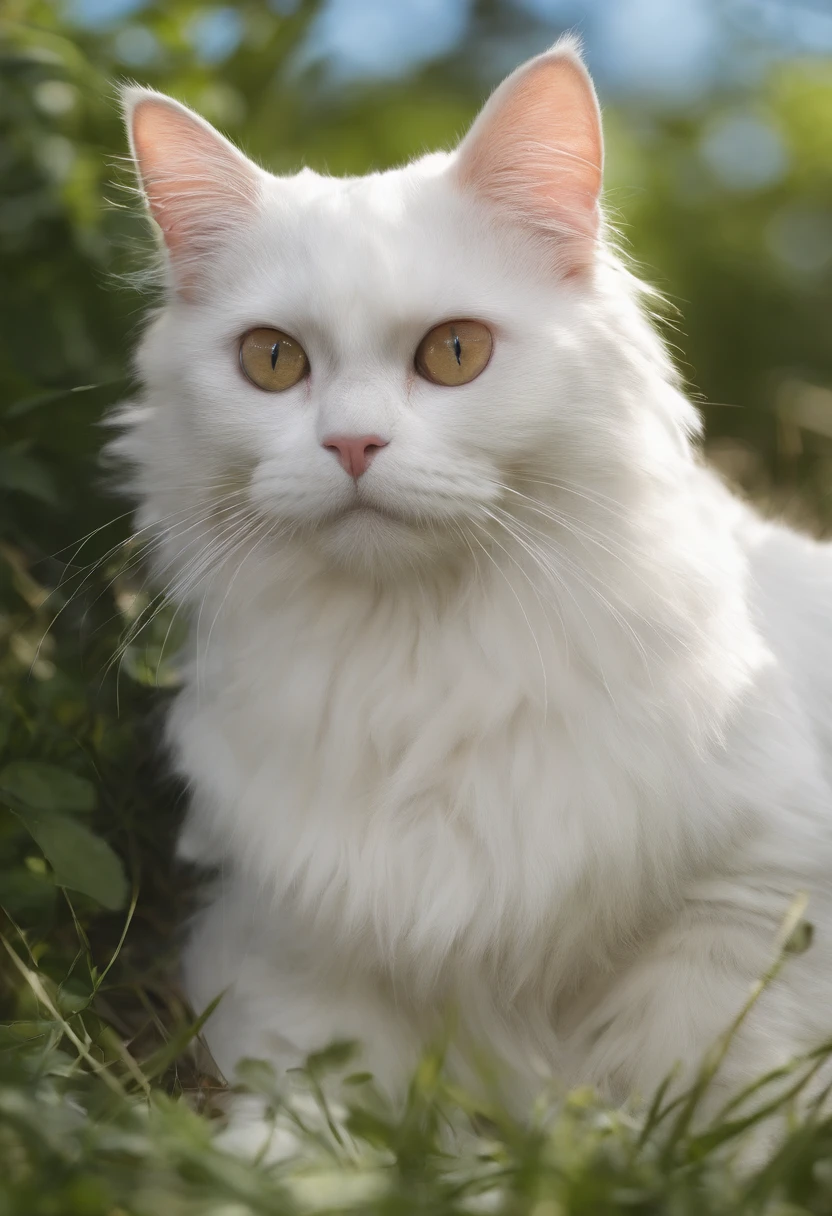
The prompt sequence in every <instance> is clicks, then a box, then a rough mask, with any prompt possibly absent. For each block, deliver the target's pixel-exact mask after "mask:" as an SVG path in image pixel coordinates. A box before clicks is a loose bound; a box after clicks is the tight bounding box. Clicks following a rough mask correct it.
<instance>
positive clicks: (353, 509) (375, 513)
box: [333, 499, 407, 524]
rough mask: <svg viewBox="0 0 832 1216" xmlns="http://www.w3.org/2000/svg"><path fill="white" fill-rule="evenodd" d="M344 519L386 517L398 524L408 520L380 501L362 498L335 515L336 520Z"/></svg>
mask: <svg viewBox="0 0 832 1216" xmlns="http://www.w3.org/2000/svg"><path fill="white" fill-rule="evenodd" d="M342 519H385V520H390V521H391V522H393V523H397V524H401V523H406V522H407V521H406V520H405V519H404V517H403V516H401V515H399V514H397V513H396V512H395V511H391V510H389V509H388V508H387V507H383V506H381V505H380V504H379V503H374V502H362V501H361V499H356V500H355V502H351V503H350V505H349V506H348V507H344V508H343V510H341V511H339V512H338V514H337V515H335V516H333V520H334V521H335V522H339V521H340V520H342Z"/></svg>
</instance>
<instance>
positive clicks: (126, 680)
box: [0, 0, 832, 1211]
mask: <svg viewBox="0 0 832 1216" xmlns="http://www.w3.org/2000/svg"><path fill="white" fill-rule="evenodd" d="M565 29H573V30H577V31H578V32H579V33H580V34H581V35H582V37H583V39H584V43H585V47H586V53H587V57H588V60H589V64H590V67H591V69H592V71H593V72H594V74H595V77H596V80H597V83H598V87H599V91H600V94H601V98H602V102H603V107H604V112H605V119H606V131H607V140H608V177H607V203H608V208H609V211H610V214H611V217H612V219H613V221H614V223H615V225H616V226H617V228H618V229H619V230H620V232H621V234H622V240H623V242H624V244H625V247H626V249H627V250H628V253H629V256H630V257H631V258H632V261H633V263H634V265H635V267H636V268H637V270H638V272H639V273H640V274H642V275H643V276H644V277H646V278H648V279H649V280H650V281H651V282H652V283H654V284H655V285H657V286H658V287H659V288H660V289H661V291H662V292H663V293H664V296H665V299H666V306H665V307H664V309H663V319H662V320H661V322H660V323H661V325H662V327H663V328H664V330H665V333H666V336H667V338H668V341H669V342H670V343H671V344H672V346H673V349H674V352H675V355H676V358H677V360H678V362H679V364H680V366H681V368H682V370H683V372H684V374H685V376H686V378H687V380H688V383H689V386H690V391H691V392H692V393H693V394H694V396H695V397H696V399H697V400H698V401H699V402H700V404H701V406H702V408H703V410H704V414H705V418H706V423H707V435H708V440H707V443H708V449H709V453H710V455H711V457H712V459H713V460H714V461H716V462H717V464H718V465H719V466H720V467H721V468H722V470H723V471H724V472H725V473H726V475H728V476H729V477H731V478H732V479H734V480H735V481H736V482H737V484H738V485H740V486H741V487H742V488H743V489H744V491H746V492H747V493H749V494H751V495H753V496H755V497H756V498H758V499H759V500H760V501H761V502H764V503H765V505H766V508H767V509H769V510H774V511H778V512H785V513H786V514H787V515H789V516H790V517H792V518H798V519H800V520H802V521H803V522H804V523H805V525H806V526H811V527H816V528H819V529H820V530H822V531H823V530H825V529H826V528H828V527H829V525H830V524H832V342H830V329H831V328H832V6H830V5H829V4H828V3H826V0H321V2H314V0H295V2H293V0H248V2H242V3H237V4H206V3H203V2H196V0H3V4H2V12H0V676H1V677H2V687H0V748H2V753H3V754H2V758H0V904H2V906H3V908H4V910H5V911H4V913H3V918H2V925H0V929H2V937H3V940H4V941H5V942H6V945H7V951H6V952H5V953H4V952H2V951H0V955H2V958H3V959H4V962H2V963H0V1006H1V1007H2V1008H0V1013H2V1015H3V1016H5V1018H6V1025H5V1026H4V1027H2V1028H0V1065H2V1066H3V1067H6V1066H7V1064H4V1061H8V1059H9V1058H10V1057H9V1053H8V1052H7V1051H6V1050H5V1049H6V1048H11V1049H12V1054H13V1055H14V1058H15V1059H18V1057H20V1058H22V1056H23V1054H24V1053H23V1051H22V1047H23V1046H25V1044H26V1043H27V1042H29V1041H30V1040H31V1043H32V1044H34V1045H35V1046H34V1048H33V1050H35V1055H36V1058H37V1060H38V1061H39V1063H38V1067H39V1068H40V1069H41V1071H42V1070H43V1069H44V1068H46V1067H47V1066H46V1064H44V1060H46V1058H47V1057H46V1055H44V1053H43V1051H42V1050H41V1048H42V1046H43V1043H44V1035H46V1036H47V1039H48V1040H49V1042H50V1043H51V1046H52V1048H55V1046H56V1043H60V1042H61V1041H62V1037H61V1036H62V1035H63V1034H64V1033H65V1032H64V1030H63V1029H62V1028H61V1025H60V1024H59V1023H58V1022H54V1021H50V1019H51V1018H52V1015H51V1014H49V1015H48V1016H47V1015H45V1014H44V1009H43V1004H42V1001H41V999H40V997H38V995H37V992H36V991H35V990H34V989H33V984H32V981H31V975H29V973H28V972H27V973H26V974H24V971H25V968H27V967H35V966H36V967H37V974H38V976H39V977H40V978H39V979H38V983H40V984H41V986H42V989H43V991H45V992H47V993H51V994H52V996H51V997H50V999H51V1000H52V1001H53V1005H54V1007H55V1008H56V1009H57V1010H58V1012H59V1013H60V1012H61V1011H63V1014H62V1016H63V1015H65V1016H67V1017H70V1016H71V1017H73V1018H75V1019H76V1022H74V1023H73V1025H75V1026H76V1030H78V1033H79V1034H82V1037H83V1036H87V1038H86V1039H85V1040H84V1041H87V1039H88V1040H89V1042H90V1043H92V1044H93V1045H94V1046H95V1050H96V1051H100V1052H101V1053H103V1057H104V1058H109V1057H108V1056H107V1053H108V1051H109V1052H111V1053H112V1052H115V1057H114V1058H120V1057H118V1049H117V1048H116V1047H114V1046H113V1043H114V1042H115V1041H116V1040H118V1041H119V1042H121V1043H124V1042H127V1041H129V1042H130V1044H131V1051H133V1052H134V1053H136V1054H137V1055H138V1056H139V1057H141V1056H142V1042H143V1038H142V1036H143V1035H147V1036H150V1037H151V1038H152V1037H153V1036H154V1035H155V1036H156V1037H155V1039H154V1043H155V1046H154V1050H158V1039H159V1036H160V1035H161V1037H162V1039H163V1040H164V1037H165V1034H166V1033H167V1032H166V1031H165V1027H167V1026H169V1025H170V1024H172V1023H176V1021H177V1018H179V1017H180V1014H182V1010H181V1008H180V1007H179V1005H178V998H177V996H176V990H175V985H173V984H172V983H171V981H170V965H171V959H172V955H173V945H174V944H175V926H176V925H177V923H178V921H179V918H180V916H181V915H182V912H183V895H182V891H183V883H182V880H181V876H180V875H178V874H176V873H175V872H174V870H173V869H172V865H171V861H170V856H171V836H172V833H173V831H174V829H175V825H176V822H177V819H178V816H179V805H180V793H179V791H178V790H177V789H176V788H175V787H174V786H173V785H172V784H170V783H169V782H168V781H167V779H166V778H165V777H164V774H163V765H162V764H161V763H160V761H159V758H158V751H157V733H158V732H157V721H158V714H159V709H160V706H161V705H162V703H163V700H164V691H161V692H160V691H159V690H160V689H161V690H164V689H165V688H170V687H171V686H172V685H173V684H174V683H175V679H176V673H175V665H174V662H173V660H172V656H173V655H174V654H175V643H176V637H177V631H178V628H179V623H178V622H176V621H175V620H173V621H172V620H171V619H170V618H169V617H166V616H165V615H164V614H161V615H159V616H155V617H154V619H153V621H152V624H150V625H149V626H148V628H146V629H142V625H143V623H144V621H145V620H147V619H149V618H150V617H151V616H152V615H153V612H152V610H153V608H154V607H155V606H156V602H155V601H154V600H153V599H152V597H151V593H150V592H148V591H147V589H146V588H145V586H144V583H143V578H142V575H141V543H140V541H136V540H133V541H130V540H129V539H128V538H129V520H128V519H127V518H126V517H125V516H124V515H123V511H124V504H122V503H119V501H118V500H117V499H116V498H115V497H113V496H112V495H111V494H110V492H109V490H108V487H107V483H106V477H105V476H104V475H103V474H102V472H101V470H100V468H99V465H98V463H97V453H98V449H99V447H100V444H101V441H102V438H103V431H102V428H101V427H100V426H98V423H99V421H100V419H101V418H102V416H103V415H104V414H105V413H106V411H107V410H108V409H109V408H110V407H111V406H112V405H113V404H114V403H116V402H117V401H118V400H119V399H120V398H122V397H124V396H125V395H126V394H128V393H129V391H130V385H131V380H130V349H131V344H132V343H133V340H134V338H135V335H136V332H137V330H138V327H139V326H140V323H141V318H142V315H143V313H144V311H145V310H146V308H147V307H148V306H149V305H150V304H152V299H151V298H149V297H148V296H146V295H143V294H142V293H141V291H140V290H139V289H138V287H137V286H136V284H135V281H134V279H133V278H132V277H131V276H132V275H133V272H134V271H135V270H136V269H137V267H140V266H141V264H142V256H143V252H146V250H147V247H148V235H147V228H146V225H145V224H144V222H143V219H142V217H141V212H140V208H139V207H138V206H137V203H136V199H135V197H134V196H133V195H131V193H130V191H129V188H128V187H129V183H130V177H129V173H128V171H127V166H126V164H125V162H124V159H123V157H124V153H125V142H124V138H123V133H122V130H121V126H120V121H119V115H118V107H117V102H116V82H117V81H119V80H123V79H132V80H137V81H140V82H142V83H147V84H150V85H153V86H155V87H157V88H160V89H162V90H164V91H167V92H170V93H172V94H173V95H174V96H176V97H178V98H181V99H182V100H184V101H186V102H187V103H189V104H190V105H192V106H194V107H195V108H196V109H197V110H199V111H200V112H202V113H203V114H204V115H206V117H208V118H209V119H210V120H211V121H212V122H214V123H215V124H216V125H217V126H219V127H220V128H221V129H222V130H223V131H225V132H226V133H227V134H228V135H229V136H230V137H231V138H232V139H234V140H236V141H238V142H239V143H240V144H241V145H242V146H243V147H244V148H245V149H246V150H247V151H248V152H249V153H250V154H252V155H254V156H255V157H257V158H258V159H259V160H260V161H261V162H262V163H263V164H265V165H266V166H268V167H269V168H271V169H273V170H274V171H276V172H278V173H283V172H291V171H293V170H295V169H297V168H298V167H299V166H300V165H301V164H309V165H311V166H313V167H314V168H316V169H319V170H326V171H329V172H332V173H338V174H340V173H361V172H364V171H366V170H368V169H374V168H383V167H385V166H389V165H394V164H397V163H400V162H401V161H403V160H404V159H406V158H408V157H410V156H413V155H416V154H419V153H421V152H423V151H425V150H428V149H433V148H436V147H440V146H450V145H451V144H452V143H453V141H454V140H456V139H457V138H458V136H459V135H460V134H461V133H462V132H463V131H464V130H465V128H466V125H467V123H468V122H469V121H470V119H471V118H472V116H473V115H474V113H475V111H476V109H477V107H478V105H479V104H480V103H481V101H482V100H483V98H484V96H485V95H486V94H487V92H488V90H489V89H490V87H491V86H492V85H493V84H494V83H495V82H496V81H497V80H498V79H499V78H500V77H501V76H502V75H503V74H504V73H506V72H507V71H508V70H510V69H511V68H513V67H514V66H515V65H516V64H517V63H518V62H519V61H520V60H522V59H523V58H524V57H526V56H528V55H530V54H532V53H535V52H537V51H540V50H541V49H543V48H545V47H546V46H547V45H548V44H549V43H550V42H551V41H552V40H553V39H554V38H555V37H556V36H557V35H558V34H559V33H560V32H562V31H563V30H565ZM126 916H128V917H129V916H132V923H131V924H130V927H129V931H128V932H127V934H126V936H125V937H124V939H123V941H121V938H122V931H123V929H124V925H125V917H126ZM119 943H121V944H119ZM12 956H14V958H13V957H12ZM110 958H115V959H116V962H115V963H114V965H113V967H112V968H111V969H110V970H109V971H108V972H106V973H104V974H102V973H103V972H104V967H105V965H106V963H107V960H109V959H110ZM14 959H17V962H15V961H14ZM18 964H19V965H18ZM21 968H23V970H21ZM27 975H29V978H27ZM182 1016H184V1015H182ZM44 1019H45V1021H44ZM45 1025H46V1027H47V1030H44V1026H45ZM49 1026H52V1031H49V1030H48V1027H49ZM79 1028H81V1029H79ZM55 1035H57V1039H56V1038H55ZM50 1036H51V1037H50ZM108 1036H109V1037H108ZM108 1044H109V1046H108ZM4 1052H5V1054H4ZM38 1052H39V1053H40V1054H38ZM174 1056H175V1052H174V1051H173V1050H172V1049H170V1050H169V1051H168V1055H167V1056H165V1055H164V1054H162V1055H161V1056H158V1057H153V1058H154V1059H155V1060H156V1063H155V1064H154V1066H153V1067H154V1070H155V1072H154V1076H161V1075H162V1074H163V1073H164V1072H165V1069H168V1068H169V1067H170V1064H171V1060H172V1059H173V1057H174ZM49 1058H50V1059H53V1060H54V1058H56V1057H54V1055H53V1056H51V1057H49ZM49 1067H52V1065H49ZM181 1083H182V1080H181V1073H176V1075H175V1076H174V1077H173V1080H172V1081H171V1086H172V1088H173V1089H175V1088H176V1085H177V1084H181ZM31 1210H32V1211H34V1208H32V1209H31ZM50 1210H51V1209H50ZM55 1210H58V1209H57V1208H56V1209H55ZM60 1210H62V1211H63V1210H69V1209H60ZM73 1210H74V1209H73Z"/></svg>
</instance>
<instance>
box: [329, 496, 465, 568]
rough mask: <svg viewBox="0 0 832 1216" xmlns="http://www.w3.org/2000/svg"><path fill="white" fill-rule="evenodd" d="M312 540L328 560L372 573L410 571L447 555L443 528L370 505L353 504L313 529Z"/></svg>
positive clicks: (448, 541) (448, 542)
mask: <svg viewBox="0 0 832 1216" xmlns="http://www.w3.org/2000/svg"><path fill="white" fill-rule="evenodd" d="M313 544H314V546H315V548H316V550H317V551H318V553H320V554H321V556H322V557H324V558H325V559H326V561H327V562H328V563H331V564H333V565H336V566H338V567H340V568H342V569H347V570H352V571H357V572H361V573H369V574H372V575H374V576H376V577H377V576H379V575H381V576H389V575H396V574H398V573H400V572H403V571H407V570H410V571H413V570H414V569H418V568H419V567H420V566H423V565H424V564H426V563H430V562H433V561H437V560H439V559H441V558H442V557H443V556H445V555H447V554H448V553H449V551H450V550H451V548H452V547H453V545H452V540H451V537H450V535H449V534H447V533H446V532H445V530H444V529H434V530H427V529H425V527H424V526H422V525H420V524H418V523H416V522H415V521H413V522H411V521H409V520H406V519H403V518H401V517H400V516H395V515H391V514H387V513H382V512H381V511H378V510H375V509H373V508H371V507H357V508H355V509H353V510H350V511H347V512H345V513H344V514H342V515H339V516H338V517H337V518H335V519H331V520H329V521H328V522H327V523H326V524H324V525H323V526H321V527H320V528H318V529H316V531H315V533H314V538H313Z"/></svg>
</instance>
